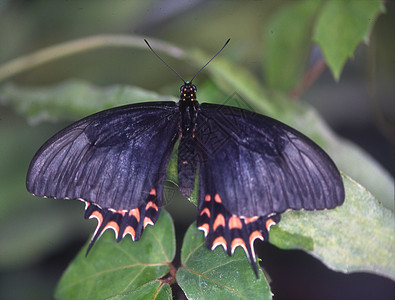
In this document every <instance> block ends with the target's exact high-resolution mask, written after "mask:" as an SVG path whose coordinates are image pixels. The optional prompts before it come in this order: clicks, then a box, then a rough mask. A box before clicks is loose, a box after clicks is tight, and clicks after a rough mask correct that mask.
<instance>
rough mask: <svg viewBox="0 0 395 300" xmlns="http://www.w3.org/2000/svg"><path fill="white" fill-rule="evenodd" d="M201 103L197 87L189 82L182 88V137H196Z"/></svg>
mask: <svg viewBox="0 0 395 300" xmlns="http://www.w3.org/2000/svg"><path fill="white" fill-rule="evenodd" d="M198 107H199V103H198V102H197V100H196V86H195V85H193V84H192V83H190V82H189V81H187V82H186V83H185V84H184V85H182V86H181V87H180V102H179V108H180V113H181V129H182V136H184V137H186V136H190V137H194V133H195V127H196V117H197V112H198Z"/></svg>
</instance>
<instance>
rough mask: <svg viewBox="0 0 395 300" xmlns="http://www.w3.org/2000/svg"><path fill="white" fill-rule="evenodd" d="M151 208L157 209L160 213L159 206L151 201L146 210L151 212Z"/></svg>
mask: <svg viewBox="0 0 395 300" xmlns="http://www.w3.org/2000/svg"><path fill="white" fill-rule="evenodd" d="M150 207H152V208H153V209H155V210H156V211H158V206H157V205H156V204H155V203H154V202H152V201H149V202H148V203H147V205H146V206H145V210H149V208H150Z"/></svg>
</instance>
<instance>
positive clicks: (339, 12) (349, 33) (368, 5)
mask: <svg viewBox="0 0 395 300" xmlns="http://www.w3.org/2000/svg"><path fill="white" fill-rule="evenodd" d="M383 11H384V4H383V1H381V0H369V1H361V0H347V1H344V0H331V1H326V3H325V5H324V7H323V8H322V12H321V14H320V16H319V17H318V20H317V24H316V27H315V32H314V40H315V41H316V42H317V43H318V45H320V47H321V50H322V52H323V54H324V57H325V59H326V62H327V64H328V66H329V68H330V69H331V71H332V73H333V76H334V77H335V78H336V79H339V77H340V73H341V70H342V69H343V67H344V64H345V63H346V60H347V59H348V58H350V57H352V56H353V55H354V52H355V50H356V48H357V46H358V44H359V43H361V42H362V41H364V42H368V39H369V34H370V31H371V29H372V26H373V25H374V23H375V22H374V20H375V19H376V18H377V16H378V15H379V13H381V12H383Z"/></svg>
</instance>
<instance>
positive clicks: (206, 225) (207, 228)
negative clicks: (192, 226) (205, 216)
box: [198, 223, 210, 237]
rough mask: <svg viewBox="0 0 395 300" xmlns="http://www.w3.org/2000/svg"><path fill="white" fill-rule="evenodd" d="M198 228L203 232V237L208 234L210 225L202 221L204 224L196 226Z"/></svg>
mask: <svg viewBox="0 0 395 300" xmlns="http://www.w3.org/2000/svg"><path fill="white" fill-rule="evenodd" d="M198 229H199V230H201V231H203V232H204V237H206V236H207V234H208V233H209V231H210V226H209V225H208V224H207V223H204V224H202V225H200V226H199V227H198Z"/></svg>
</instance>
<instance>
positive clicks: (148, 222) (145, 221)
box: [144, 217, 154, 228]
mask: <svg viewBox="0 0 395 300" xmlns="http://www.w3.org/2000/svg"><path fill="white" fill-rule="evenodd" d="M147 225H154V222H152V220H151V219H150V218H148V217H145V218H144V228H145V227H147Z"/></svg>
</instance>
